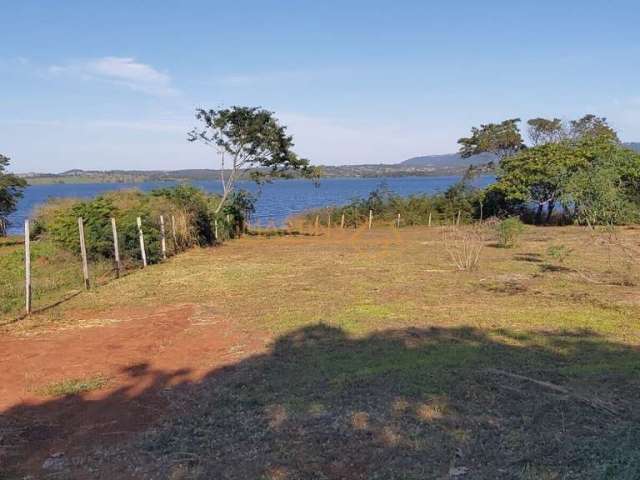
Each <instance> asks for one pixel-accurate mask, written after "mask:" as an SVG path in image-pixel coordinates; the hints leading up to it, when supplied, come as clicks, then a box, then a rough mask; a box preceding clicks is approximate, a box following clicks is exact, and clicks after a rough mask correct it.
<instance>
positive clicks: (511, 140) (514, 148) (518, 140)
mask: <svg viewBox="0 0 640 480" xmlns="http://www.w3.org/2000/svg"><path fill="white" fill-rule="evenodd" d="M519 122H520V119H519V118H512V119H509V120H505V121H504V122H501V123H489V124H487V125H480V128H478V127H473V128H472V129H471V136H470V137H463V138H461V139H459V140H458V143H459V144H460V155H461V156H462V158H469V157H471V156H473V155H478V154H481V153H492V154H494V155H496V156H497V157H498V159H499V160H500V161H502V160H503V159H505V158H507V157H510V156H511V155H514V154H516V153H517V152H519V151H520V150H523V149H524V148H525V145H524V142H523V140H522V135H521V134H520V129H519V128H518V123H519Z"/></svg>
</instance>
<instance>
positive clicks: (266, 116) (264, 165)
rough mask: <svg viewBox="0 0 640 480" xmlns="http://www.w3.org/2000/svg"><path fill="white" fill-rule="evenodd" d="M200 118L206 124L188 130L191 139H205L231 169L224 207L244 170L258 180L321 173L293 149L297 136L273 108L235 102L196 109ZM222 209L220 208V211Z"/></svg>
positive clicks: (224, 197) (222, 166)
mask: <svg viewBox="0 0 640 480" xmlns="http://www.w3.org/2000/svg"><path fill="white" fill-rule="evenodd" d="M196 119H198V120H199V121H200V122H201V123H202V126H201V127H200V128H194V129H193V130H192V131H191V132H189V134H188V140H189V141H192V142H194V141H201V142H203V143H204V144H206V145H209V146H211V147H214V148H216V149H217V151H218V154H219V156H220V162H221V170H224V169H225V161H228V163H227V165H226V167H227V168H228V169H229V171H230V173H229V176H228V177H227V178H226V179H225V178H224V174H223V176H222V186H223V190H224V193H223V199H222V202H221V203H220V207H219V210H220V209H222V206H223V204H224V201H225V200H226V198H227V196H228V195H229V194H230V193H231V192H232V191H233V188H234V184H235V181H236V179H237V177H238V175H239V173H240V172H243V171H249V172H250V174H251V178H253V179H254V180H256V181H258V182H263V181H269V180H270V179H272V178H274V177H281V176H286V175H287V174H288V173H289V172H291V171H298V172H300V173H301V174H302V175H303V176H308V177H313V176H317V175H318V171H317V169H315V168H314V167H312V166H310V165H309V161H308V160H307V159H304V158H300V157H298V155H296V154H295V153H294V152H293V145H294V144H293V138H292V137H291V135H288V134H287V133H286V127H285V126H282V125H280V123H279V122H278V120H277V119H276V117H275V116H274V113H273V112H270V111H268V110H265V109H262V108H258V107H240V106H234V107H230V108H224V109H220V110H205V109H198V110H196ZM219 210H218V211H219Z"/></svg>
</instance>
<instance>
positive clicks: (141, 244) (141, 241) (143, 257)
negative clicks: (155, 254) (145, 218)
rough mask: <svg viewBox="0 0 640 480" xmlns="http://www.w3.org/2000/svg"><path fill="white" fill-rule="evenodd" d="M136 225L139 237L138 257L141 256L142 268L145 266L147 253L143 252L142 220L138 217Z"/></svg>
mask: <svg viewBox="0 0 640 480" xmlns="http://www.w3.org/2000/svg"><path fill="white" fill-rule="evenodd" d="M136 222H137V223H138V236H139V237H140V255H142V266H143V267H146V266H147V252H145V250H144V235H143V234H142V219H141V218H140V217H138V218H137V219H136Z"/></svg>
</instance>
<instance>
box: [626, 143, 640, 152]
mask: <svg viewBox="0 0 640 480" xmlns="http://www.w3.org/2000/svg"><path fill="white" fill-rule="evenodd" d="M624 146H625V147H627V148H630V149H631V150H633V151H634V152H638V153H640V142H627V143H625V144H624Z"/></svg>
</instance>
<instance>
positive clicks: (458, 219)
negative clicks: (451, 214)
mask: <svg viewBox="0 0 640 480" xmlns="http://www.w3.org/2000/svg"><path fill="white" fill-rule="evenodd" d="M461 213H462V212H461V211H460V210H458V218H457V219H456V225H460V214H461Z"/></svg>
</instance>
